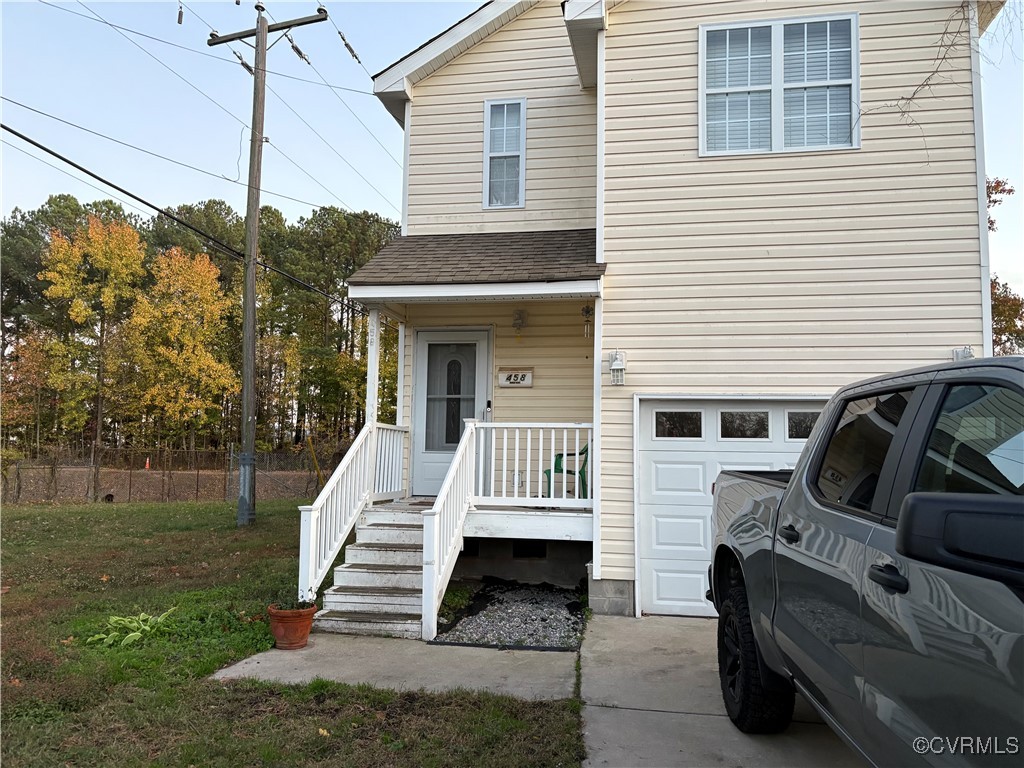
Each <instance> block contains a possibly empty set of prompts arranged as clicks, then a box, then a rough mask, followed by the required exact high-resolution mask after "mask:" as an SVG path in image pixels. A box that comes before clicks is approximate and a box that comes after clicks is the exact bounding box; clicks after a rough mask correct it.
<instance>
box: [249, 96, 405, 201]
mask: <svg viewBox="0 0 1024 768" xmlns="http://www.w3.org/2000/svg"><path fill="white" fill-rule="evenodd" d="M267 90H268V91H270V92H271V93H272V94H274V96H276V97H277V99H278V100H279V101H280V102H281V103H282V104H284V105H285V106H286V107H288V109H290V110H291V112H292V114H293V115H295V116H296V117H297V118H299V120H301V121H302V123H303V125H305V126H306V127H307V128H309V130H311V131H312V132H313V133H314V134H316V137H317V138H318V139H320V141H322V142H323V143H324V144H325V145H326V146H327V148H328V149H330V150H331V151H332V152H333V153H334V154H336V155H337V156H338V157H339V158H340V159H341V161H342V162H343V163H345V165H347V166H348V167H349V168H351V169H352V172H353V173H355V174H356V176H358V177H359V178H360V179H362V180H363V181H364V182H366V184H367V185H368V186H369V187H370V189H372V190H373V191H374V192H376V193H377V194H378V195H380V197H381V199H382V200H383V201H384V202H385V203H387V204H388V205H390V206H391V208H392V210H394V211H395V212H396V213H397V214H398V215H399V216H401V215H402V212H401V211H400V210H399V209H398V208H397V207H396V206H395V204H394V203H392V202H391V201H390V200H388V198H387V196H386V195H385V194H384V193H383V192H381V191H380V190H379V189H377V187H376V186H374V184H373V182H371V181H370V180H369V179H368V178H366V177H365V176H363V174H361V173H360V172H359V171H358V170H356V167H355V166H354V165H352V163H350V162H349V161H348V160H347V159H346V158H345V156H344V155H343V154H341V153H340V152H339V151H338V150H337V149H335V148H334V145H333V144H331V143H330V142H329V141H328V140H327V139H325V138H324V137H323V136H322V135H321V134H320V132H319V131H318V130H317V129H316V128H314V127H313V126H312V125H310V124H309V122H308V121H307V120H306V118H304V117H303V116H302V115H300V114H299V113H298V111H297V110H296V109H295V108H294V107H293V106H292V105H291V104H289V103H288V100H287V99H285V98H284V96H282V95H281V94H279V93H278V92H277V91H275V90H274V89H273V88H271V87H270V86H269V85H268V86H267Z"/></svg>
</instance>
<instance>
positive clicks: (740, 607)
mask: <svg viewBox="0 0 1024 768" xmlns="http://www.w3.org/2000/svg"><path fill="white" fill-rule="evenodd" d="M757 656H758V652H757V642H756V641H755V640H754V630H753V628H752V627H751V624H750V608H749V607H748V605H747V591H746V590H745V589H744V588H743V587H733V588H732V589H730V590H729V592H728V593H727V594H726V596H725V600H724V601H723V602H722V605H721V607H720V608H719V609H718V677H719V680H720V681H721V683H722V698H723V699H724V700H725V711H726V712H727V713H728V715H729V719H730V720H732V722H733V724H734V725H735V726H736V727H737V728H739V729H740V730H741V731H743V732H744V733H778V732H780V731H784V730H785V729H786V728H787V727H788V726H789V723H790V721H792V719H793V700H794V692H793V688H792V687H791V686H789V685H788V683H787V684H784V685H779V686H772V687H771V688H768V687H766V686H765V685H764V684H763V681H762V680H761V670H760V665H759V664H758V658H757ZM769 674H772V673H769Z"/></svg>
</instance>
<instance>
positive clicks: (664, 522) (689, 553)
mask: <svg viewBox="0 0 1024 768" xmlns="http://www.w3.org/2000/svg"><path fill="white" fill-rule="evenodd" d="M643 512H644V513H646V515H648V516H649V520H650V523H651V524H650V525H649V526H646V527H645V530H646V531H647V532H648V533H649V534H650V535H649V537H644V538H643V539H641V548H640V555H641V557H652V558H658V557H662V558H673V559H684V560H686V559H698V560H701V561H703V560H704V559H705V557H706V555H707V553H708V552H709V551H710V548H711V527H710V520H709V519H708V517H707V516H706V515H705V514H704V512H703V510H700V509H697V510H694V511H693V512H691V513H685V512H683V513H680V512H678V511H677V510H673V509H671V508H657V509H652V508H650V507H645V508H644V509H643Z"/></svg>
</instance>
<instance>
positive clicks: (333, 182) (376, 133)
mask: <svg viewBox="0 0 1024 768" xmlns="http://www.w3.org/2000/svg"><path fill="white" fill-rule="evenodd" d="M83 1H84V2H85V5H86V6H88V7H89V8H90V9H92V10H93V11H95V12H97V13H98V14H99V15H101V16H103V17H104V18H105V19H106V20H107V21H109V22H111V23H113V24H118V25H122V26H125V27H129V28H132V29H135V30H138V31H141V32H145V33H146V34H149V35H152V36H154V37H158V38H162V39H164V40H168V41H172V42H175V43H178V44H179V45H184V46H187V47H190V48H193V49H195V50H200V51H203V52H205V53H210V54H213V55H215V56H220V57H222V58H228V59H231V61H232V62H234V56H233V54H232V53H231V51H230V50H228V49H227V46H218V47H216V48H208V47H207V46H206V40H207V38H208V36H209V28H208V27H207V26H206V24H204V23H203V22H202V21H200V19H199V18H197V16H196V15H195V14H194V13H192V12H190V11H189V10H188V9H187V8H186V9H185V13H184V23H183V24H182V25H180V26H179V25H178V24H177V15H178V5H177V3H176V2H170V3H168V2H95V0H83ZM1022 2H1024V0H1010V2H1009V5H1010V6H1012V7H1010V8H1007V9H1006V10H1004V11H1003V13H1002V15H1001V18H1000V20H999V21H998V22H997V25H996V27H995V28H994V29H993V30H992V31H991V32H990V34H989V35H987V36H986V40H985V41H983V50H982V54H983V55H982V83H983V92H984V100H985V140H986V153H987V171H988V174H989V175H990V176H1003V177H1007V178H1009V180H1010V182H1011V183H1012V184H1013V185H1014V186H1015V187H1016V188H1017V189H1018V194H1017V195H1015V196H1014V197H1013V198H1010V199H1009V200H1008V201H1007V202H1006V203H1004V204H1003V205H1002V206H1000V207H999V208H998V209H996V211H995V214H996V217H997V219H998V224H999V231H998V232H997V233H995V234H994V235H992V237H991V239H990V247H991V261H992V268H993V271H994V272H997V273H998V274H999V275H1000V277H1001V278H1003V279H1005V280H1009V281H1010V282H1011V284H1012V285H1013V286H1014V287H1015V290H1017V292H1018V293H1024V253H1022V242H1024V230H1022V227H1021V221H1022V219H1024V160H1022V140H1021V136H1022V126H1024V118H1022V107H1021V102H1022V95H1024V77H1022V56H1024V39H1022V33H1021V23H1022V21H1021V20H1022V18H1024V12H1022V8H1021V6H1022ZM325 4H326V6H327V8H328V10H329V12H330V14H331V18H332V19H333V20H334V22H335V23H336V24H337V25H338V26H339V27H340V28H341V30H342V31H343V32H344V33H345V36H346V37H347V38H348V40H349V42H350V43H351V44H352V45H353V46H354V47H355V49H356V51H357V53H358V54H359V55H360V57H361V59H362V61H363V64H364V65H365V67H366V69H367V70H369V72H370V73H376V72H378V71H379V70H381V69H383V68H384V67H386V66H387V65H389V64H390V63H392V62H393V61H395V60H396V59H398V58H400V57H401V56H403V55H404V54H406V53H407V52H409V51H411V50H413V49H414V48H416V47H417V46H419V45H420V44H422V43H423V42H425V41H426V40H428V39H429V38H430V37H432V36H434V35H435V34H437V33H438V32H440V31H441V30H443V29H445V28H447V27H448V26H449V25H451V24H452V23H453V22H455V21H457V20H458V19H460V18H462V17H463V16H465V15H466V14H467V13H469V12H470V11H472V10H473V9H474V8H475V7H477V5H478V4H477V3H454V2H441V3H438V2H404V3H399V2H362V3H360V2H337V1H336V0H335V1H332V2H327V3H325ZM187 5H189V6H190V7H191V8H192V9H193V10H194V11H195V12H196V13H197V14H198V15H199V16H202V17H203V18H204V19H205V20H206V21H208V22H209V23H210V24H212V25H213V26H214V27H215V28H216V29H217V30H218V31H220V32H221V33H222V34H226V33H228V32H232V31H236V30H241V29H246V28H249V27H252V26H253V23H254V18H255V12H254V10H253V3H252V1H251V0H243V1H242V3H241V5H237V6H236V5H235V4H234V2H232V0H187ZM265 5H266V7H267V9H268V11H269V13H270V14H272V15H273V17H274V18H276V19H278V20H283V19H290V18H294V17H297V16H306V15H310V14H313V13H315V12H316V5H317V3H316V2H315V0H306V1H304V2H283V1H282V0H267V2H266V3H265ZM60 6H61V7H62V8H63V9H64V10H58V9H55V8H52V7H47V6H46V5H43V4H42V3H40V2H38V1H33V2H18V1H15V2H12V1H11V0H2V2H0V26H2V44H3V46H2V47H3V54H2V64H3V74H2V91H3V95H4V96H6V97H7V98H9V99H15V100H17V101H19V102H23V103H24V104H27V105H30V106H32V107H34V108H36V109H40V110H43V111H46V112H49V113H51V114H54V115H57V116H59V117H62V118H64V119H66V120H70V121H72V122H75V123H78V124H80V125H83V126H85V127H88V128H90V129H93V130H95V131H98V132H101V133H105V134H108V135H111V136H114V137H117V138H119V139H121V140H123V141H127V142H130V143H132V144H136V145H138V146H141V147H145V148H146V149H150V150H152V151H155V152H159V153H160V154H164V155H167V156H169V157H172V158H174V159H177V160H181V161H184V162H187V163H189V164H191V165H195V166H198V167H201V168H204V169H206V170H208V171H210V172H212V173H214V174H216V175H218V176H223V177H227V178H228V179H238V180H240V181H243V182H244V180H245V177H246V168H247V163H248V146H247V142H246V139H247V132H245V131H244V130H243V128H242V125H241V123H240V122H238V121H237V120H235V119H234V118H232V117H231V116H230V115H229V114H227V113H231V114H233V115H235V116H236V117H237V118H239V119H240V120H242V121H244V122H245V123H249V122H250V121H251V103H252V79H251V78H250V76H249V75H248V74H247V73H246V72H245V71H244V70H243V69H242V68H241V66H240V65H238V64H237V63H230V62H229V63H224V62H219V61H215V60H213V59H211V58H208V57H205V56H199V55H196V54H194V53H190V52H188V51H184V50H180V49H177V48H173V47H171V46H168V45H164V44H162V43H158V42H155V41H152V40H147V39H145V38H139V37H136V36H134V35H127V36H128V37H129V38H131V39H132V40H134V41H135V42H137V43H138V44H139V45H140V46H142V47H143V48H145V49H146V50H148V51H149V52H151V53H152V54H154V55H155V56H157V57H159V58H160V59H161V60H162V61H163V62H165V63H166V64H167V65H168V66H169V67H171V68H173V69H174V70H176V71H177V72H178V73H180V74H181V75H182V76H183V77H185V78H187V79H188V80H190V81H191V82H192V83H194V84H195V85H196V86H197V87H199V88H200V89H202V90H203V91H205V92H206V93H208V94H209V95H210V96H211V97H212V98H213V99H214V100H215V101H216V102H217V103H218V104H219V105H220V106H221V107H222V108H223V109H221V108H218V107H217V106H215V105H214V104H213V103H211V101H209V100H207V99H206V98H204V97H203V96H202V95H200V94H199V93H197V92H196V91H195V90H194V89H193V88H192V87H190V86H189V85H188V84H186V83H185V82H183V81H182V80H179V79H178V78H177V77H175V76H174V75H173V74H172V73H171V72H169V71H168V70H167V69H165V68H164V67H162V66H161V65H160V64H158V63H157V62H156V61H154V60H153V59H152V58H150V57H149V56H147V55H146V54H145V53H143V52H142V51H141V50H139V48H137V47H136V46H134V45H132V43H130V42H129V41H128V40H127V39H125V37H123V36H122V35H120V34H119V33H118V32H116V31H115V30H113V29H111V28H110V27H108V26H105V25H103V24H101V23H98V22H96V21H89V20H87V19H85V18H82V17H81V16H75V15H73V14H72V13H71V11H73V12H74V13H78V14H83V15H85V16H89V15H90V14H89V11H88V10H87V9H86V8H85V7H83V6H82V5H81V4H79V3H77V2H65V3H60ZM293 36H294V39H295V41H296V43H297V44H298V45H299V47H300V48H301V49H302V50H303V51H304V52H305V53H306V54H307V55H308V56H309V58H310V60H311V62H312V65H313V67H315V68H316V70H319V72H320V73H321V74H322V75H323V77H324V78H325V79H326V80H327V81H328V82H330V83H331V84H333V85H338V86H343V87H345V88H351V89H356V90H361V91H367V92H368V91H370V90H371V82H370V78H369V77H368V76H367V74H366V72H365V71H364V70H363V68H362V67H361V66H360V65H359V64H357V63H356V62H355V61H353V60H352V59H351V58H350V57H349V55H348V53H347V52H346V51H345V49H344V47H343V46H342V44H341V40H340V39H339V37H338V34H337V32H336V31H335V28H334V26H333V25H332V24H331V22H329V21H328V22H325V23H321V24H316V25H311V26H307V27H303V28H300V29H296V30H295V31H294V33H293ZM233 47H235V48H236V49H237V50H239V51H242V52H243V53H245V54H246V55H247V57H248V58H249V60H250V61H251V51H250V50H249V49H248V48H246V47H245V46H244V45H242V44H233ZM268 69H269V70H271V71H274V72H281V73H285V74H289V75H294V76H296V77H301V78H306V79H309V80H313V81H315V83H319V82H320V79H319V77H318V75H317V73H316V71H314V69H313V68H312V67H310V66H309V65H307V64H305V63H304V62H302V61H300V60H299V59H298V57H297V56H296V55H295V54H294V53H293V52H292V51H291V50H290V48H289V45H288V42H287V41H281V42H280V43H278V44H277V45H276V46H275V47H274V48H273V49H272V50H271V51H270V56H269V60H268ZM268 83H269V86H270V87H271V88H272V89H273V90H275V91H276V92H277V93H278V94H280V96H282V97H283V98H284V100H285V101H286V102H287V104H288V105H290V106H291V108H293V109H294V110H295V111H296V112H298V114H299V115H301V116H302V118H304V119H305V120H306V121H307V122H308V123H309V125H310V126H312V128H313V129H315V130H316V131H317V132H319V133H320V135H321V136H323V138H324V139H326V140H327V142H328V143H329V144H330V146H328V145H327V144H325V143H324V142H323V141H322V140H321V139H320V138H318V137H317V135H316V134H315V133H314V132H313V130H311V129H310V128H309V127H307V126H306V125H304V124H303V123H302V121H301V120H300V119H299V118H298V117H296V115H295V114H293V112H292V111H291V110H290V109H289V108H288V106H286V105H285V103H282V101H281V100H280V99H279V98H278V97H277V96H275V95H274V94H273V93H269V92H268V94H267V118H266V130H265V133H266V135H267V137H268V138H269V140H270V142H271V144H272V145H273V146H271V147H268V148H267V149H266V151H265V152H264V166H263V187H264V190H265V194H264V197H263V201H264V202H265V203H267V204H272V205H275V206H277V207H278V208H280V209H281V210H282V211H283V212H284V214H285V216H286V217H287V218H288V220H289V221H294V220H296V219H297V218H298V217H300V216H303V215H308V214H309V212H310V206H309V205H308V204H304V203H299V202H294V201H290V200H287V199H284V198H281V197H275V196H274V195H271V194H268V193H269V192H279V193H283V194H286V195H290V196H293V197H296V198H299V199H301V200H303V201H306V202H307V203H312V204H317V205H338V204H339V201H343V202H344V204H345V205H347V206H348V207H351V208H354V209H356V210H362V209H368V210H372V211H377V212H379V213H381V214H383V215H386V216H390V217H392V218H395V219H397V218H399V210H398V209H400V208H401V189H402V183H401V169H400V167H399V165H398V164H397V163H396V162H395V160H393V159H392V156H393V157H394V158H398V159H399V160H401V157H402V132H401V130H400V128H399V127H398V125H397V124H396V123H395V122H394V120H393V119H392V118H391V117H390V115H388V114H387V112H385V110H384V108H383V107H382V106H381V105H380V103H379V102H378V101H377V99H376V98H374V97H373V96H371V95H367V94H365V93H352V92H348V91H336V93H337V94H338V95H339V96H340V97H341V98H342V99H344V101H345V104H343V103H342V102H341V101H340V100H339V99H337V98H335V97H334V96H333V95H332V94H331V91H330V90H329V89H328V88H326V87H324V86H323V85H320V84H313V83H304V82H300V81H297V80H289V79H285V78H282V77H280V76H275V75H270V76H269V78H268ZM346 104H347V107H346ZM0 110H2V114H3V120H4V122H5V123H8V124H9V125H11V126H12V127H15V128H17V129H19V130H22V131H23V132H25V133H27V134H28V135H30V136H32V137H34V138H37V139H38V140H40V141H42V142H43V143H45V144H48V145H50V146H52V147H53V148H55V149H58V150H59V151H62V152H64V153H66V154H67V155H69V156H70V157H72V158H73V159H75V160H77V161H78V162H80V163H82V164H83V165H85V166H86V167H89V168H91V169H93V170H95V171H97V172H98V173H101V174H103V175H106V176H108V177H109V178H111V179H113V180H116V181H118V182H119V183H121V184H122V185H123V186H125V187H126V188H128V189H131V190H133V191H136V192H138V193H140V194H142V195H143V196H145V197H147V198H149V199H150V200H152V201H153V202H154V203H157V204H158V205H161V206H168V205H175V204H178V203H183V202H198V201H200V200H204V199H208V198H223V199H225V200H227V201H228V202H229V203H230V204H231V205H232V206H234V207H235V209H236V210H238V211H240V212H243V211H244V208H245V188H244V186H239V185H236V184H232V183H230V182H229V181H225V180H224V179H220V178H213V177H210V176H203V175H200V174H198V173H196V172H194V171H191V170H187V169H185V168H180V167H177V166H174V165H171V164H169V163H166V162H164V161H162V160H159V159H157V158H154V157H148V156H146V155H140V154H139V153H138V152H135V151H134V150H131V149H128V148H125V147H120V146H117V145H115V144H111V143H109V142H107V141H106V140H104V139H101V138H99V137H96V136H91V135H88V134H85V133H82V132H80V131H78V130H76V129H74V128H71V127H69V126H65V125H61V124H59V123H55V122H53V121H52V120H49V119H48V118H45V117H42V116H40V115H36V114H32V113H31V112H27V111H26V110H24V109H22V108H20V107H17V106H14V105H11V104H10V103H7V102H4V103H2V105H0ZM350 110H351V111H350ZM353 113H354V114H353ZM357 117H358V120H357ZM360 121H361V122H362V123H363V124H365V126H366V127H365V128H364V127H363V125H361V124H360ZM4 140H5V141H9V142H11V143H13V144H16V145H18V146H21V147H23V148H24V144H22V142H20V141H19V140H18V139H16V138H13V137H10V136H7V135H5V136H4ZM378 142H379V143H378ZM381 145H383V146H381ZM278 149H280V150H282V151H283V152H284V154H285V155H287V156H288V157H289V158H291V160H292V161H294V162H295V163H296V164H297V165H298V166H300V167H301V168H302V169H304V170H300V169H299V168H296V166H295V165H293V164H292V163H291V162H290V161H289V160H288V159H286V158H285V157H284V156H283V155H282V154H281V152H279V151H278ZM28 151H30V152H32V153H33V154H36V155H40V154H41V153H40V152H39V151H38V150H35V149H31V148H29V149H28ZM0 152H2V154H0V158H2V164H3V171H2V178H0V214H2V215H4V216H6V215H8V214H9V213H10V211H11V210H12V209H13V208H14V207H20V208H23V209H31V208H35V207H37V206H39V205H40V204H41V203H43V202H44V201H45V200H46V198H47V196H48V195H50V194H54V193H58V192H69V193H71V194H74V195H75V196H77V197H78V198H79V199H82V200H93V199H97V198H100V197H108V196H110V195H109V194H104V195H101V194H100V193H99V192H97V191H96V190H94V189H92V188H90V187H88V186H86V185H84V184H83V183H82V182H80V181H75V180H73V179H71V178H69V177H68V176H66V175H64V174H62V173H60V172H58V171H56V170H53V169H51V168H48V167H46V166H45V165H42V164H40V163H39V162H38V161H36V160H32V159H30V158H28V157H26V156H25V155H23V154H22V153H21V152H18V151H16V150H13V149H11V148H10V147H8V146H0ZM53 162H56V161H53ZM72 173H75V172H74V171H72ZM307 174H308V175H307ZM360 175H361V176H362V177H365V179H367V180H368V182H369V183H367V181H364V180H363V178H360ZM371 185H372V187H376V190H379V192H378V191H376V190H374V189H373V188H372V187H371Z"/></svg>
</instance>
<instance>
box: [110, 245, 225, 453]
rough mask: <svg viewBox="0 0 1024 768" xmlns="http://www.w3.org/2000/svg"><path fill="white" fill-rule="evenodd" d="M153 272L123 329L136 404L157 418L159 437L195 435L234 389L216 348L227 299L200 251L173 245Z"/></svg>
mask: <svg viewBox="0 0 1024 768" xmlns="http://www.w3.org/2000/svg"><path fill="white" fill-rule="evenodd" d="M151 271H152V274H153V280H154V282H153V286H152V287H151V288H150V289H149V290H148V291H147V292H146V293H145V294H143V295H140V296H139V297H138V300H137V301H136V302H135V306H134V308H133V310H132V313H131V317H130V318H129V319H128V322H127V325H126V327H125V332H124V349H125V357H126V359H127V360H130V361H131V365H130V366H129V367H130V370H133V371H134V372H135V382H134V386H135V387H137V391H138V395H139V400H138V402H139V404H140V405H141V406H142V407H143V408H145V409H146V410H147V411H149V412H150V414H151V415H153V416H155V417H156V418H157V419H158V421H159V425H160V427H159V429H160V432H161V433H162V434H163V436H165V437H174V436H182V435H184V434H186V433H190V434H194V432H195V430H196V429H197V428H199V427H202V426H203V425H205V424H206V423H207V422H208V421H209V420H210V419H211V418H212V417H213V416H214V415H215V414H218V413H219V402H220V401H221V400H222V399H223V397H224V396H225V395H228V394H230V393H233V392H235V391H237V389H238V382H237V379H236V377H235V374H234V371H233V370H232V368H231V366H230V365H229V364H228V363H227V362H225V360H224V359H223V357H224V356H223V355H222V354H219V351H220V350H219V349H218V341H219V339H220V337H221V336H222V333H223V331H224V326H225V322H226V317H227V312H228V309H229V307H230V303H231V302H230V299H228V298H227V297H226V296H225V295H224V293H223V291H222V290H221V287H220V284H219V280H218V278H219V276H220V272H219V270H218V269H217V267H216V266H215V265H214V264H213V263H212V262H211V261H210V258H209V257H208V256H206V255H205V254H203V255H199V256H190V255H188V254H186V253H184V252H183V251H182V250H181V249H180V248H171V249H170V250H169V251H167V252H165V253H163V254H160V255H158V256H157V257H156V258H155V259H154V261H153V265H152V270H151Z"/></svg>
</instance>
